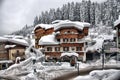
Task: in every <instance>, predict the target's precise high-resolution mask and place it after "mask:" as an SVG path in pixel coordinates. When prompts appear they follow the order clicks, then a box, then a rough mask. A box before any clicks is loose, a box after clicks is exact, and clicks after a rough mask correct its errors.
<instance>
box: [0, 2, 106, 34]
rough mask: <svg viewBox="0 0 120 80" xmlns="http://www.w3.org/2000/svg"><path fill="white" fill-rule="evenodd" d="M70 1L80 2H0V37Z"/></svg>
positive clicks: (29, 23) (30, 23)
mask: <svg viewBox="0 0 120 80" xmlns="http://www.w3.org/2000/svg"><path fill="white" fill-rule="evenodd" d="M72 1H73V2H80V1H81V0H0V35H3V34H8V33H11V32H13V31H16V30H19V29H21V28H22V27H23V26H24V25H25V24H28V25H32V23H33V19H34V17H35V16H36V15H39V14H40V13H41V11H46V10H49V9H50V8H57V7H61V6H62V5H63V4H66V3H67V2H72ZM91 1H98V0H91ZM103 1H105V0H99V2H103Z"/></svg>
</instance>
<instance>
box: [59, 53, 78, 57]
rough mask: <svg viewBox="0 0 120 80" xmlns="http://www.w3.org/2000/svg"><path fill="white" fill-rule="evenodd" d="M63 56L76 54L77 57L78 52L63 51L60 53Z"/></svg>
mask: <svg viewBox="0 0 120 80" xmlns="http://www.w3.org/2000/svg"><path fill="white" fill-rule="evenodd" d="M63 56H69V57H71V56H76V57H78V54H77V53H75V52H71V53H70V52H64V53H62V54H61V57H63Z"/></svg>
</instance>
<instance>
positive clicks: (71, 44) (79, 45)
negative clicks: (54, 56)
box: [60, 43, 84, 47]
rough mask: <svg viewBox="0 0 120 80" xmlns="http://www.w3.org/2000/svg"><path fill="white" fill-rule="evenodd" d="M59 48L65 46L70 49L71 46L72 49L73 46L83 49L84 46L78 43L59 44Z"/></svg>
mask: <svg viewBox="0 0 120 80" xmlns="http://www.w3.org/2000/svg"><path fill="white" fill-rule="evenodd" d="M60 46H61V47H67V46H68V47H69V46H71V47H72V46H73V47H74V46H78V47H83V46H84V44H83V43H79V44H78V43H61V44H60Z"/></svg>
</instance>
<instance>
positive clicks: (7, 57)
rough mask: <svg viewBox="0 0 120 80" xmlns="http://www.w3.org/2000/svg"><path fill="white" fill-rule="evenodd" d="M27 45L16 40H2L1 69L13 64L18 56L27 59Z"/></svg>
mask: <svg viewBox="0 0 120 80" xmlns="http://www.w3.org/2000/svg"><path fill="white" fill-rule="evenodd" d="M10 46H13V47H10ZM26 47H27V46H25V45H22V44H17V43H14V42H9V41H0V69H5V68H7V67H8V66H9V65H11V64H13V63H14V62H15V59H16V58H17V57H20V58H21V60H25V49H26Z"/></svg>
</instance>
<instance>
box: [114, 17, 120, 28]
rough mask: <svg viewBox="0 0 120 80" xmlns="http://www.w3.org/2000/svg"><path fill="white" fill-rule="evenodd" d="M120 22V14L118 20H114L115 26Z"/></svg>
mask: <svg viewBox="0 0 120 80" xmlns="http://www.w3.org/2000/svg"><path fill="white" fill-rule="evenodd" d="M118 24H120V15H119V18H118V20H116V21H115V22H114V26H117V25H118Z"/></svg>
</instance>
